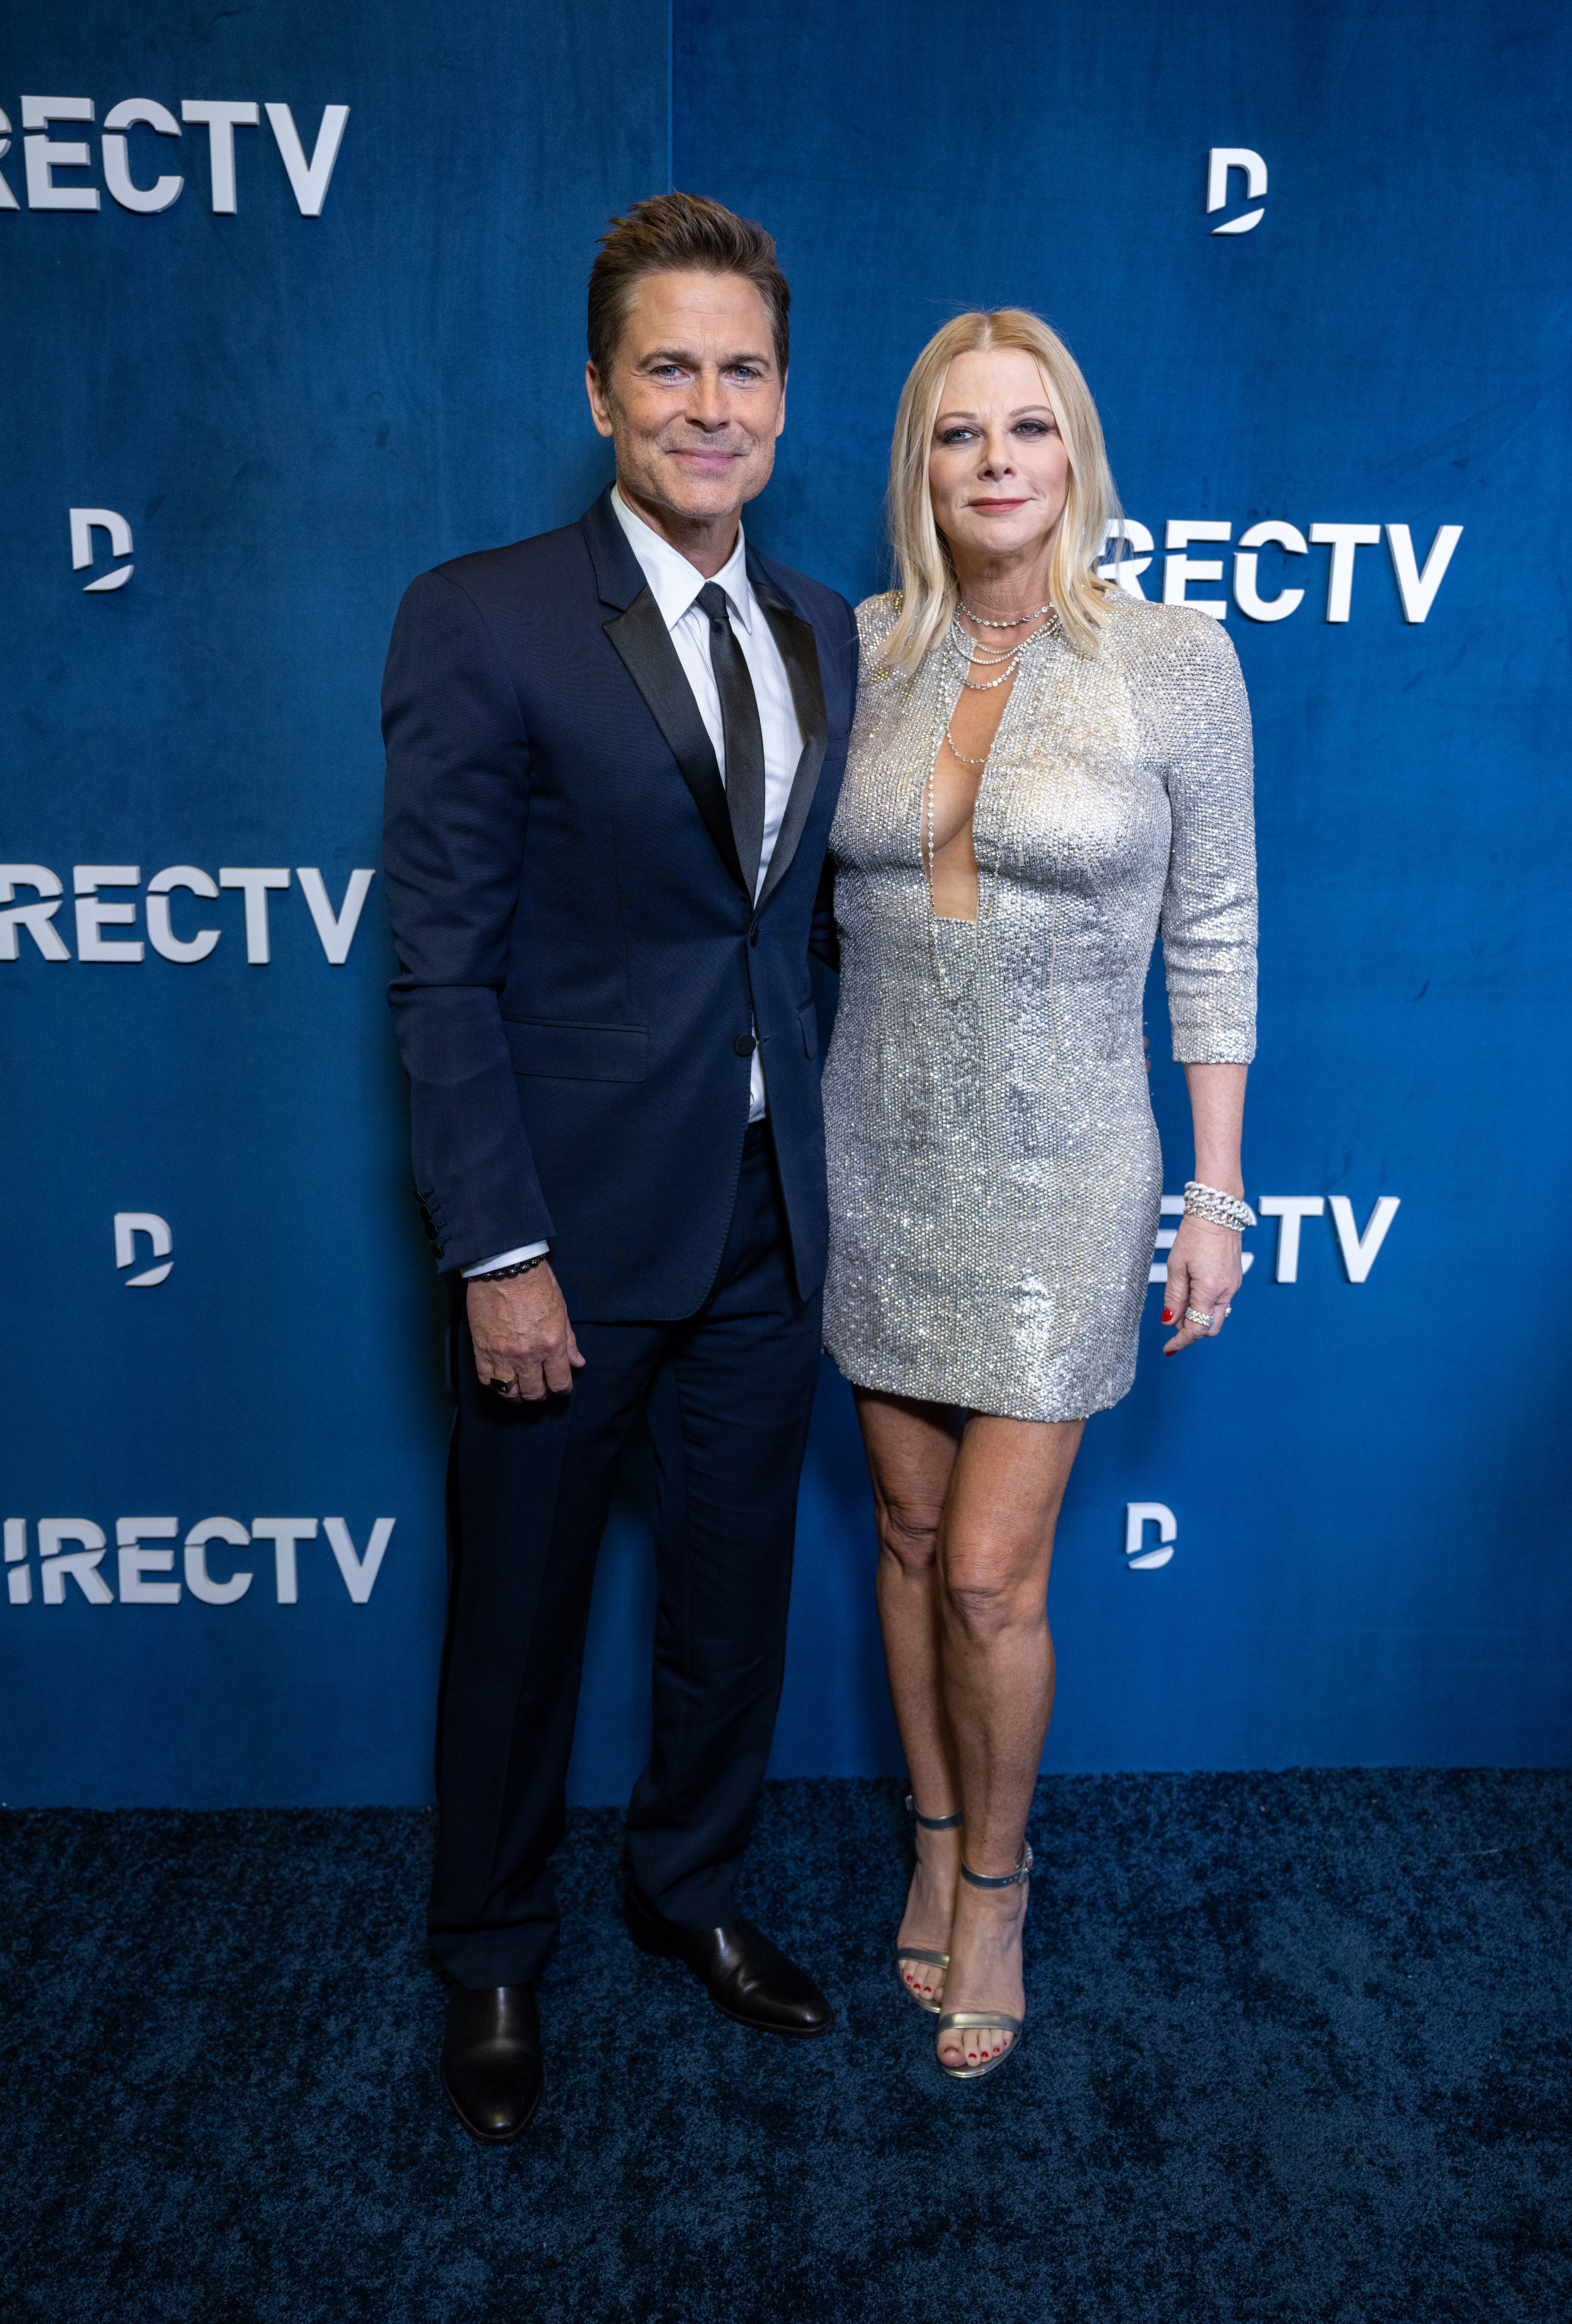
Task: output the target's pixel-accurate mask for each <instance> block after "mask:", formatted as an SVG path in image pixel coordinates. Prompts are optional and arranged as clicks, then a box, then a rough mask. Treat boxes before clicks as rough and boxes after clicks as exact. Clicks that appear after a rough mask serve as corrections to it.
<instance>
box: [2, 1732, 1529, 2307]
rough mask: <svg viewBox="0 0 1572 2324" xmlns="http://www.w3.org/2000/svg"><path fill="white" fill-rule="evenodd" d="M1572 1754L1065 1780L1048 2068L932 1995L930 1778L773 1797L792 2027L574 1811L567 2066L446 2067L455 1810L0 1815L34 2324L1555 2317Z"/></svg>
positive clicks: (757, 1910) (561, 1987)
mask: <svg viewBox="0 0 1572 2324" xmlns="http://www.w3.org/2000/svg"><path fill="white" fill-rule="evenodd" d="M1569 1795H1572V1775H1567V1774H1566V1773H1558V1772H1540V1771H1496V1770H1485V1771H1469V1772H1461V1773H1459V1772H1451V1773H1439V1772H1430V1771H1424V1770H1417V1771H1416V1770H1397V1771H1393V1770H1384V1771H1380V1772H1374V1773H1370V1772H1358V1771H1339V1772H1334V1773H1290V1774H1283V1775H1120V1776H1104V1777H1078V1778H1071V1779H1056V1780H1054V1781H1053V1782H1051V1783H1045V1784H1043V1787H1042V1789H1041V1791H1040V1794H1039V1797H1038V1801H1037V1805H1036V1810H1035V1812H1034V1818H1033V1823H1032V1839H1033V1842H1034V1847H1035V1849H1036V1853H1037V1865H1038V1875H1037V1877H1036V1878H1035V1880H1034V1886H1033V1894H1032V1909H1031V1915H1030V1920H1029V1923H1028V1955H1027V1979H1026V1984H1027V1997H1028V2011H1029V2016H1028V2024H1027V2030H1026V2033H1025V2040H1024V2043H1023V2046H1022V2050H1021V2053H1020V2055H1019V2056H1018V2057H1017V2058H1016V2059H1015V2060H1014V2061H1013V2062H1012V2063H1011V2064H1010V2065H1009V2066H1008V2067H1007V2068H1006V2069H1005V2070H1003V2071H1002V2072H1000V2073H999V2074H997V2075H996V2076H994V2077H992V2078H991V2079H990V2080H988V2081H986V2082H982V2083H979V2084H976V2085H971V2086H969V2085H965V2084H955V2083H951V2082H948V2081H946V2080H943V2079H942V2077H941V2076H940V2074H939V2073H938V2071H937V2070H936V2069H935V2067H934V2065H933V2054H932V2024H931V2021H928V2020H925V2019H924V2018H921V2017H920V2016H919V2015H918V2014H917V2012H916V2011H915V2010H914V2009H912V2008H911V2007H910V2006H909V2005H908V2004H906V2002H905V2001H904V2000H903V1999H902V1998H901V1997H900V1995H899V1993H898V1992H897V1990H896V1980H895V1973H894V1969H893V1967H892V1965H891V1958H890V1954H891V1945H892V1941H893V1938H894V1932H895V1927H896V1920H897V1917H898V1915H899V1912H900V1905H901V1897H902V1894H903V1889H904V1883H905V1877H906V1875H905V1868H904V1867H905V1864H906V1834H905V1830H904V1819H903V1816H902V1814H901V1808H900V1798H899V1793H898V1788H897V1787H896V1785H895V1784H882V1783H864V1782H814V1783H807V1782H803V1783H783V1784H772V1785H771V1786H770V1787H769V1789H768V1794H767V1796H766V1799H765V1803H764V1807H763V1810H762V1812H761V1815H760V1819H759V1825H758V1833H757V1837H756V1839H755V1841H754V1845H753V1848H752V1850H751V1853H750V1857H749V1868H748V1873H747V1893H746V1901H745V1909H747V1910H748V1911H749V1913H750V1914H751V1916H752V1917H753V1918H755V1919H756V1920H758V1922H759V1923H761V1924H762V1925H763V1926H764V1927H765V1928H767V1929H768V1931H769V1932H770V1933H771V1934H772V1935H774V1936H775V1937H776V1938H777V1940H778V1941H781V1942H782V1943H783V1944H785V1945H786V1947H787V1949H788V1950H794V1951H795V1952H796V1953H798V1954H799V1956H800V1957H801V1958H802V1959H803V1960H804V1961H805V1962H806V1963H807V1964H809V1965H810V1966H811V1967H812V1968H813V1969H814V1970H815V1971H816V1973H817V1974H818V1976H819V1978H820V1979H821V1981H822V1983H823V1985H824V1987H826V1989H827V1990H828V1992H829V1993H830V1996H831V1997H832V2000H833V2001H834V2002H835V2004H836V2006H837V2008H838V2010H839V2012H840V2022H839V2024H838V2025H837V2027H836V2029H835V2031H834V2032H833V2033H832V2034H831V2035H829V2036H828V2037H827V2038H826V2039H824V2040H823V2041H820V2042H815V2043H804V2044H801V2045H798V2044H795V2043H783V2042H772V2041H769V2040H768V2039H765V2038H761V2037H759V2036H757V2035H751V2034H749V2033H744V2032H742V2031H741V2030H740V2028H738V2027H735V2026H733V2025H731V2024H729V2023H728V2022H727V2021H726V2020H725V2019H723V2018H722V2017H721V2016H720V2015H718V2014H717V2013H716V2012H715V2011H714V2010H713V2009H712V2008H711V2006H710V2005H709V2003H708V2001H707V1999H706V1998H705V1997H704V1996H703V1993H702V1992H701V1990H700V1989H699V1987H697V1986H696V1985H694V1983H693V1982H692V1981H691V1980H690V1979H689V1978H687V1977H686V1975H685V1972H683V1971H682V1970H681V1969H677V1968H676V1967H675V1966H673V1965H670V1964H667V1963H665V1962H653V1961H649V1960H646V1959H644V1958H643V1957H642V1956H641V1955H639V1954H638V1953H636V1952H635V1951H634V1950H633V1949H632V1947H631V1946H630V1943H629V1941H628V1939H627V1937H626V1935H625V1934H624V1933H623V1932H622V1929H621V1923H620V1922H619V1919H618V1916H617V1912H616V1897H617V1885H618V1864H619V1851H620V1840H619V1819H618V1817H617V1816H616V1815H615V1814H614V1813H612V1812H609V1811H593V1812H584V1811H581V1812H576V1813H575V1817H574V1819H573V1825H572V1831H571V1833H570V1837H569V1840H568V1842H567V1845H566V1848H565V1850H564V1851H563V1855H562V1858H560V1859H559V1861H560V1875H561V1877H560V1886H561V1891H562V1895H563V1899H564V1904H565V1928H564V1941H563V1943H562V1945H561V1947H560V1949H559V1950H558V1952H557V1954H556V1958H555V1960H554V1961H553V1963H552V1965H551V1967H550V1968H549V1969H548V1971H547V1975H546V1978H544V1979H543V1982H542V1987H541V2004H542V2010H543V2015H544V2018H545V2023H546V2033H547V2098H546V2104H545V2106H544V2107H543V2108H542V2111H541V2114H540V2116H539V2117H538V2121H537V2123H536V2126H535V2127H534V2129H533V2130H532V2131H531V2132H530V2134H529V2136H528V2138H527V2139H526V2140H525V2141H524V2143H523V2144H520V2145H519V2146H518V2147H514V2148H511V2149H501V2150H485V2149H482V2148H478V2147H476V2146H474V2145H473V2144H471V2142H470V2140H469V2139H468V2138H467V2137H466V2135H464V2131H463V2130H462V2129H461V2128H460V2127H459V2126H458V2124H457V2123H456V2121H455V2119H454V2118H453V2116H451V2115H450V2114H449V2113H448V2111H447V2109H446V2105H445V2103H444V2101H443V2099H442V2097H441V2095H440V2092H439V2090H438V2088H437V2080H436V2075H435V2072H434V2061H435V2058H436V2052H437V2046H438V2043H439V2039H440V2030H441V2023H442V2011H443V1988H442V1986H441V1984H440V1982H439V1980H438V1978H437V1974H436V1972H435V1970H434V1969H433V1967H432V1965H431V1962H430V1960H429V1957H428V1955H427V1950H426V1947H425V1942H424V1938H423V1933H422V1906H423V1893H424V1888H425V1883H426V1877H427V1865H428V1862H429V1857H430V1849H431V1842H432V1836H433V1822H432V1818H431V1817H430V1816H429V1815H428V1814H427V1813H423V1812H418V1811H404V1810H396V1809H364V1810H345V1811H335V1812H316V1811H288V1812H285V1811H280V1812H267V1813H261V1812H256V1813H253V1812H236V1813H226V1814H185V1813H176V1812H125V1813H121V1814H113V1815H111V1814H98V1813H88V1812H65V1811H45V1812H10V1813H7V1814H5V1815H4V1816H0V1895H3V1899H4V1904H3V1919H4V1933H3V1935H0V1959H3V1960H4V1975H5V2005H6V2006H5V2032H4V2040H3V2043H0V2072H3V2073H4V2078H5V2089H6V2090H7V2092H8V2093H9V2095H8V2097H7V2098H6V2099H5V2152H4V2181H3V2185H4V2193H5V2201H4V2208H3V2212H0V2314H4V2316H5V2318H7V2319H35V2318H36V2319H44V2318H48V2319H51V2324H56V2320H57V2319H58V2324H78V2319H92V2324H100V2319H103V2320H104V2324H109V2319H113V2324H142V2319H207V2318H225V2319H265V2324H313V2319H333V2324H344V2320H345V2319H374V2324H520V2319H545V2320H546V2324H550V2320H551V2319H558V2318H560V2319H572V2320H573V2324H576V2319H597V2324H598V2319H616V2324H623V2319H627V2324H712V2319H713V2324H796V2319H817V2318H826V2319H837V2324H839V2319H847V2320H848V2324H863V2319H867V2324H939V2319H944V2324H970V2319H989V2324H991V2319H1005V2318H1009V2319H1025V2320H1026V2324H1172V2320H1173V2319H1185V2324H1189V2319H1195V2324H1234V2319H1252V2324H1255V2319H1260V2324H1266V2320H1267V2319H1285V2324H1286V2319H1327V2320H1328V2324H1428V2319H1436V2318H1460V2319H1461V2318H1466V2319H1480V2324H1485V2319H1488V2324H1555V2319H1560V2318H1565V2317H1567V2315H1568V2314H1572V2206H1569V2202H1568V2195H1569V2191H1572V2170H1569V2167H1568V2148H1567V2116H1568V2096H1569V2084H1568V2074H1567V2066H1568V2049H1569V2046H1572V2043H1569V2018H1568V2010H1567V1999H1568V1987H1569V1985H1572V1944H1569V1942H1568V1938H1569V1933H1572V1932H1569V1927H1568V1923H1569V1920H1572V1889H1569V1886H1568V1880H1567V1855H1568V1838H1567V1808H1568V1804H1569Z"/></svg>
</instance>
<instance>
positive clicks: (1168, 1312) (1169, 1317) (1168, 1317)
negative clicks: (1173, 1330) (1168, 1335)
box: [1163, 1307, 1173, 1323]
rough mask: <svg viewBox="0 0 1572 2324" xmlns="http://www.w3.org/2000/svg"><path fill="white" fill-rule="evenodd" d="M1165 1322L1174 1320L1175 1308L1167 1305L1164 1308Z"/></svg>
mask: <svg viewBox="0 0 1572 2324" xmlns="http://www.w3.org/2000/svg"><path fill="white" fill-rule="evenodd" d="M1172 1321H1173V1310H1172V1307H1165V1308H1164V1309H1163V1322H1164V1323H1172Z"/></svg>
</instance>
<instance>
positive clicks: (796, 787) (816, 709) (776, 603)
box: [748, 553, 830, 909]
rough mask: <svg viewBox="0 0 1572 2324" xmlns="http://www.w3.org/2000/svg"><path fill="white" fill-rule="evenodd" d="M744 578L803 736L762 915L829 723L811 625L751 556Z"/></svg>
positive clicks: (812, 784) (799, 830)
mask: <svg viewBox="0 0 1572 2324" xmlns="http://www.w3.org/2000/svg"><path fill="white" fill-rule="evenodd" d="M748 578H749V582H750V583H751V584H752V586H753V595H754V596H755V598H756V599H757V600H758V604H759V605H760V607H761V608H762V610H763V613H764V618H765V620H766V621H767V622H768V623H769V627H770V634H771V636H772V637H773V638H774V640H775V641H776V644H777V647H778V648H779V649H780V658H781V659H782V660H783V661H784V662H785V664H786V678H787V681H788V683H789V685H790V687H791V690H792V703H793V706H794V707H795V711H796V714H797V724H798V725H799V726H800V727H801V728H802V730H803V752H802V756H801V758H800V759H799V760H798V761H797V770H796V773H795V775H794V776H793V778H792V788H791V795H790V797H789V798H787V800H786V813H785V815H784V816H782V817H781V825H780V832H779V835H778V836H777V840H776V843H775V853H773V854H772V855H771V857H770V859H769V870H768V873H767V874H766V875H765V881H764V886H763V888H762V890H760V892H759V898H758V903H759V908H761V909H762V908H763V907H764V905H766V904H767V903H768V901H769V899H770V897H771V896H772V895H773V894H774V893H775V890H777V888H778V887H779V886H780V883H781V881H783V880H784V879H785V878H786V873H787V872H788V871H790V870H791V868H792V859H793V857H794V856H795V853H796V852H797V842H798V841H799V840H800V839H801V837H802V835H803V827H804V825H805V824H806V822H807V820H808V810H809V808H810V807H812V806H813V804H814V792H815V791H816V790H817V788H818V787H819V770H820V769H821V768H822V767H823V763H824V752H825V749H826V747H827V746H828V743H829V740H830V720H829V716H828V714H827V713H826V711H825V708H824V687H823V679H822V678H820V675H819V649H818V645H817V642H816V641H815V640H814V625H813V623H812V622H804V619H803V617H802V615H801V614H800V613H795V612H794V610H793V609H792V607H791V606H790V605H788V604H787V603H786V599H785V598H784V597H783V596H782V595H781V594H780V592H779V591H778V590H777V588H776V586H775V585H774V583H773V582H772V581H771V580H770V578H769V576H768V573H767V572H766V571H765V570H764V568H763V566H762V563H761V562H760V560H758V558H755V557H754V556H753V555H752V554H751V553H750V554H749V559H748Z"/></svg>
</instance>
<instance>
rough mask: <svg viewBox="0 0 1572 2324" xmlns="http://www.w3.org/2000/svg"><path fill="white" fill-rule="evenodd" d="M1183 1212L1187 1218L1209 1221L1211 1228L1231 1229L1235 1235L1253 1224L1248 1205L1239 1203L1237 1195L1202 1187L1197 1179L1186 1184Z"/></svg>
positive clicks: (1251, 1213) (1217, 1188) (1253, 1213)
mask: <svg viewBox="0 0 1572 2324" xmlns="http://www.w3.org/2000/svg"><path fill="white" fill-rule="evenodd" d="M1184 1211H1185V1216H1186V1217H1187V1218H1191V1219H1209V1220H1210V1222H1211V1223H1212V1225H1213V1226H1215V1227H1232V1229H1233V1230H1234V1232H1235V1233H1236V1234H1243V1233H1244V1231H1245V1229H1246V1227H1253V1226H1254V1225H1255V1212H1254V1211H1253V1210H1252V1209H1251V1208H1250V1205H1249V1203H1245V1202H1241V1201H1240V1199H1239V1197H1238V1195H1237V1194H1224V1192H1223V1190H1222V1188H1221V1187H1220V1186H1203V1185H1201V1183H1200V1179H1199V1178H1191V1179H1190V1180H1188V1181H1187V1182H1186V1185H1185V1189H1184Z"/></svg>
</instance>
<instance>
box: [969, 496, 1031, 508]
mask: <svg viewBox="0 0 1572 2324" xmlns="http://www.w3.org/2000/svg"><path fill="white" fill-rule="evenodd" d="M966 505H967V507H968V508H974V509H1018V508H1025V505H1026V502H1025V494H1024V493H1023V495H1022V497H1021V498H1020V499H1019V500H1018V501H968V503H967V504H966Z"/></svg>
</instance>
